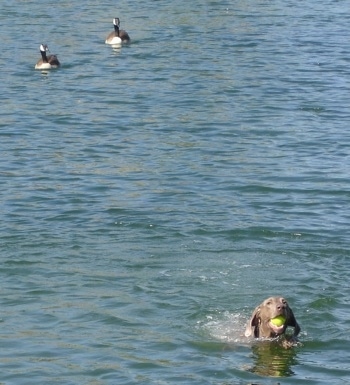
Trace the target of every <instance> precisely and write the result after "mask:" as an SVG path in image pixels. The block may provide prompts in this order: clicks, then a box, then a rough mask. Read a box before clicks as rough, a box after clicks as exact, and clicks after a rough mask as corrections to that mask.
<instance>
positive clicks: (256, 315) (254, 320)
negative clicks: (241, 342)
mask: <svg viewBox="0 0 350 385" xmlns="http://www.w3.org/2000/svg"><path fill="white" fill-rule="evenodd" d="M259 320H260V305H259V306H257V307H256V308H255V310H254V311H253V314H252V316H251V318H250V320H249V322H248V323H247V327H246V329H245V333H244V335H245V336H246V337H250V336H253V337H259V336H258V333H259V332H258V329H257V326H259Z"/></svg>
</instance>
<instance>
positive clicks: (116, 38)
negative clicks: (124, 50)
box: [105, 17, 130, 45]
mask: <svg viewBox="0 0 350 385" xmlns="http://www.w3.org/2000/svg"><path fill="white" fill-rule="evenodd" d="M119 25H120V20H119V18H118V17H115V18H114V19H113V26H114V31H112V32H111V33H110V34H109V35H108V36H107V38H106V41H105V43H106V44H111V45H117V44H122V43H129V42H130V36H129V34H128V33H127V32H126V31H124V30H123V29H119Z"/></svg>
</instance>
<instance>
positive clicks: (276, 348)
mask: <svg viewBox="0 0 350 385" xmlns="http://www.w3.org/2000/svg"><path fill="white" fill-rule="evenodd" d="M252 352H253V358H254V366H253V367H252V368H250V369H249V371H251V372H253V373H256V374H258V375H260V376H266V377H290V376H292V375H294V372H293V370H292V366H293V365H295V364H296V362H297V359H296V356H297V351H296V349H295V348H292V349H286V348H284V347H283V345H282V344H281V343H280V341H279V340H274V341H271V340H269V341H259V342H258V343H256V344H254V345H253V347H252Z"/></svg>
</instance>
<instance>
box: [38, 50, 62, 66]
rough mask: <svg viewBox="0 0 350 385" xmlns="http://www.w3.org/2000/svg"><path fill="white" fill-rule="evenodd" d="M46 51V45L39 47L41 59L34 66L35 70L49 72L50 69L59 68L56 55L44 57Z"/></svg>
mask: <svg viewBox="0 0 350 385" xmlns="http://www.w3.org/2000/svg"><path fill="white" fill-rule="evenodd" d="M46 51H49V47H48V46H47V45H46V44H41V45H40V53H41V59H40V60H38V62H37V63H36V64H35V69H36V70H49V69H51V68H57V67H59V66H60V62H59V61H58V59H57V56H56V55H49V56H46Z"/></svg>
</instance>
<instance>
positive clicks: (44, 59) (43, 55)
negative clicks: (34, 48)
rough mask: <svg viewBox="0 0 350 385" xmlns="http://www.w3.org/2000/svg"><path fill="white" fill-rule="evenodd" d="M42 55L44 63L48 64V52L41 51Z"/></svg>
mask: <svg viewBox="0 0 350 385" xmlns="http://www.w3.org/2000/svg"><path fill="white" fill-rule="evenodd" d="M40 53H41V57H42V58H43V62H44V63H48V60H47V56H46V51H40Z"/></svg>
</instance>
